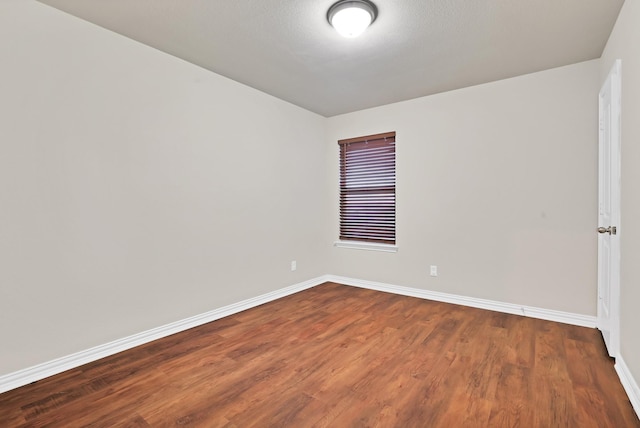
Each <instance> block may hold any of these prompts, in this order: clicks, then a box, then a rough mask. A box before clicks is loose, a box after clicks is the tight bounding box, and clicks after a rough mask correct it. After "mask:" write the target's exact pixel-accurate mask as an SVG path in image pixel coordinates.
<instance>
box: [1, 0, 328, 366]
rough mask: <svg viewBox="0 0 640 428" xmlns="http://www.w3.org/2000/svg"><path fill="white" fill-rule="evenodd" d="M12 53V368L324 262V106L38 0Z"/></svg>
mask: <svg viewBox="0 0 640 428" xmlns="http://www.w3.org/2000/svg"><path fill="white" fill-rule="evenodd" d="M0 64H1V65H0V94H1V95H0V375H2V374H6V373H9V372H13V371H15V370H18V369H22V368H26V367H29V366H31V365H34V364H36V363H42V362H46V361H49V360H51V359H54V358H56V357H61V356H65V355H68V354H71V353H74V352H77V351H81V350H84V349H87V348H90V347H92V346H95V345H99V344H104V343H106V342H109V341H111V340H115V339H120V338H123V337H125V336H128V335H131V334H134V333H138V332H141V331H144V330H147V329H150V328H153V327H158V326H160V325H164V324H166V323H169V322H172V321H176V320H180V319H183V318H186V317H188V316H191V315H196V314H200V313H203V312H206V311H209V310H212V309H215V308H218V307H221V306H224V305H227V304H230V303H233V302H238V301H241V300H243V299H246V298H249V297H254V296H257V295H260V294H263V293H266V292H269V291H272V290H275V289H279V288H282V287H285V286H287V285H290V284H294V283H298V282H300V281H303V280H306V279H309V278H313V277H316V276H318V275H320V274H324V273H326V266H325V263H324V261H325V259H326V256H325V252H324V251H326V250H325V249H326V248H330V239H325V238H324V235H326V233H325V232H324V230H323V229H322V228H316V227H310V225H318V224H322V223H326V220H325V219H324V211H323V206H324V204H323V202H324V201H323V200H322V198H319V197H318V195H326V191H325V184H324V182H325V176H326V168H325V163H326V161H325V159H324V156H325V154H326V150H325V148H324V141H325V137H324V132H325V119H324V118H323V117H321V116H318V115H315V114H312V113H310V112H308V111H305V110H303V109H300V108H298V107H295V106H292V105H290V104H288V103H285V102H283V101H281V100H278V99H275V98H273V97H271V96H268V95H265V94H263V93H260V92H258V91H256V90H253V89H251V88H248V87H245V86H243V85H240V84H238V83H235V82H233V81H231V80H228V79H225V78H223V77H220V76H217V75H215V74H213V73H211V72H209V71H206V70H203V69H201V68H199V67H196V66H194V65H191V64H188V63H186V62H183V61H181V60H178V59H176V58H174V57H171V56H169V55H166V54H164V53H161V52H159V51H156V50H154V49H151V48H148V47H146V46H143V45H141V44H138V43H136V42H133V41H131V40H129V39H126V38H124V37H121V36H118V35H116V34H114V33H111V32H109V31H106V30H103V29H101V28H98V27H96V26H94V25H92V24H89V23H87V22H84V21H82V20H79V19H76V18H73V17H71V16H69V15H66V14H64V13H62V12H60V11H57V10H55V9H52V8H50V7H47V6H44V5H42V4H40V3H36V2H35V1H32V0H3V1H2V2H1V3H0ZM323 240H324V242H323ZM293 259H296V260H297V262H298V270H297V271H296V272H290V269H289V263H290V261H291V260H293Z"/></svg>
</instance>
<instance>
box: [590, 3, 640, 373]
mask: <svg viewBox="0 0 640 428" xmlns="http://www.w3.org/2000/svg"><path fill="white" fill-rule="evenodd" d="M639 22H640V2H638V1H637V0H627V1H626V2H625V3H624V5H623V6H622V10H621V11H620V15H619V16H618V21H617V22H616V25H615V27H614V29H613V32H612V33H611V36H610V38H609V41H608V43H607V46H606V48H605V50H604V53H603V55H602V60H601V69H600V82H601V83H602V82H604V80H605V79H606V77H607V74H608V73H609V70H610V69H611V67H612V66H613V63H614V61H615V60H616V59H618V58H620V59H622V166H621V168H622V210H621V220H620V221H621V225H620V226H621V228H620V243H621V260H620V264H621V266H620V268H621V272H620V275H621V276H620V287H621V290H620V300H621V313H620V317H621V318H620V329H621V343H620V353H621V355H622V357H623V359H624V361H625V363H626V365H627V366H628V368H629V370H630V371H631V373H632V375H633V377H634V378H635V379H636V382H637V381H639V380H640V335H639V334H638V326H640V312H639V311H638V306H639V305H640V286H639V284H640V264H638V260H640V121H639V120H638V118H639V117H640V55H639V54H638V46H640V26H639V25H638V23H639Z"/></svg>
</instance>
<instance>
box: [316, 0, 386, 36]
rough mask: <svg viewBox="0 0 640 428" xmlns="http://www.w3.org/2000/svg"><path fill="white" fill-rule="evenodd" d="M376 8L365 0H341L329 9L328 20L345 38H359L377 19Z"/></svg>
mask: <svg viewBox="0 0 640 428" xmlns="http://www.w3.org/2000/svg"><path fill="white" fill-rule="evenodd" d="M376 15H377V9H376V6H375V5H374V4H373V3H371V2H369V1H364V0H341V1H339V2H337V3H335V4H334V5H333V6H331V7H330V8H329V12H327V19H328V20H329V23H330V24H331V25H332V26H333V28H335V29H336V31H337V32H338V33H339V34H340V35H342V36H344V37H349V38H352V37H357V36H359V35H360V34H362V33H363V32H364V30H366V29H367V27H368V26H369V25H371V23H372V22H373V21H374V20H375V19H376Z"/></svg>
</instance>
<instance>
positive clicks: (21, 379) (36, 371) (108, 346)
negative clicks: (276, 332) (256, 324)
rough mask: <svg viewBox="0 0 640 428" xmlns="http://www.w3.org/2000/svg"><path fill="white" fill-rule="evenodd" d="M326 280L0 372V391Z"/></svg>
mask: <svg viewBox="0 0 640 428" xmlns="http://www.w3.org/2000/svg"><path fill="white" fill-rule="evenodd" d="M327 281H328V280H327V278H326V275H325V276H320V277H318V278H314V279H310V280H308V281H304V282H301V283H298V284H294V285H292V286H289V287H286V288H282V289H280V290H276V291H273V292H271V293H267V294H263V295H261V296H257V297H253V298H250V299H247V300H243V301H242V302H238V303H233V304H231V305H228V306H224V307H222V308H219V309H214V310H212V311H209V312H206V313H204V314H200V315H195V316H193V317H190V318H186V319H183V320H180V321H176V322H173V323H170V324H166V325H163V326H160V327H156V328H153V329H151V330H147V331H143V332H142V333H138V334H134V335H132V336H128V337H125V338H123V339H118V340H114V341H113V342H109V343H105V344H104V345H99V346H96V347H93V348H90V349H87V350H84V351H80V352H77V353H75V354H71V355H67V356H65V357H62V358H58V359H55V360H52V361H48V362H46V363H42V364H38V365H36V366H33V367H28V368H26V369H22V370H18V371H16V372H13V373H9V374H6V375H3V376H0V394H1V393H3V392H6V391H10V390H12V389H15V388H18V387H21V386H24V385H27V384H30V383H32V382H36V381H38V380H41V379H44V378H46V377H49V376H53V375H55V374H58V373H62V372H63V371H66V370H70V369H73V368H76V367H79V366H81V365H83V364H87V363H90V362H92V361H96V360H99V359H100V358H104V357H108V356H110V355H113V354H117V353H118V352H122V351H126V350H127V349H131V348H134V347H136V346H140V345H144V344H145V343H149V342H152V341H154V340H157V339H161V338H163V337H167V336H170V335H172V334H175V333H179V332H181V331H184V330H188V329H190V328H193V327H197V326H199V325H202V324H206V323H208V322H211V321H215V320H217V319H220V318H224V317H226V316H229V315H233V314H235V313H238V312H242V311H244V310H247V309H251V308H253V307H256V306H259V305H262V304H264V303H268V302H271V301H273V300H276V299H280V298H282V297H285V296H288V295H290V294H294V293H297V292H299V291H302V290H306V289H308V288H311V287H315V286H316V285H319V284H322V283H324V282H327Z"/></svg>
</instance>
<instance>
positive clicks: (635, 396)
mask: <svg viewBox="0 0 640 428" xmlns="http://www.w3.org/2000/svg"><path fill="white" fill-rule="evenodd" d="M615 368H616V372H617V373H618V377H619V378H620V382H621V383H622V386H623V387H624V390H625V392H626V393H627V396H628V397H629V401H631V405H632V406H633V410H635V411H636V415H638V418H640V387H638V383H637V382H636V380H635V379H634V378H633V375H632V374H631V371H629V367H627V364H626V363H625V362H624V360H623V359H622V357H621V356H619V355H618V356H617V357H616V365H615Z"/></svg>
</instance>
